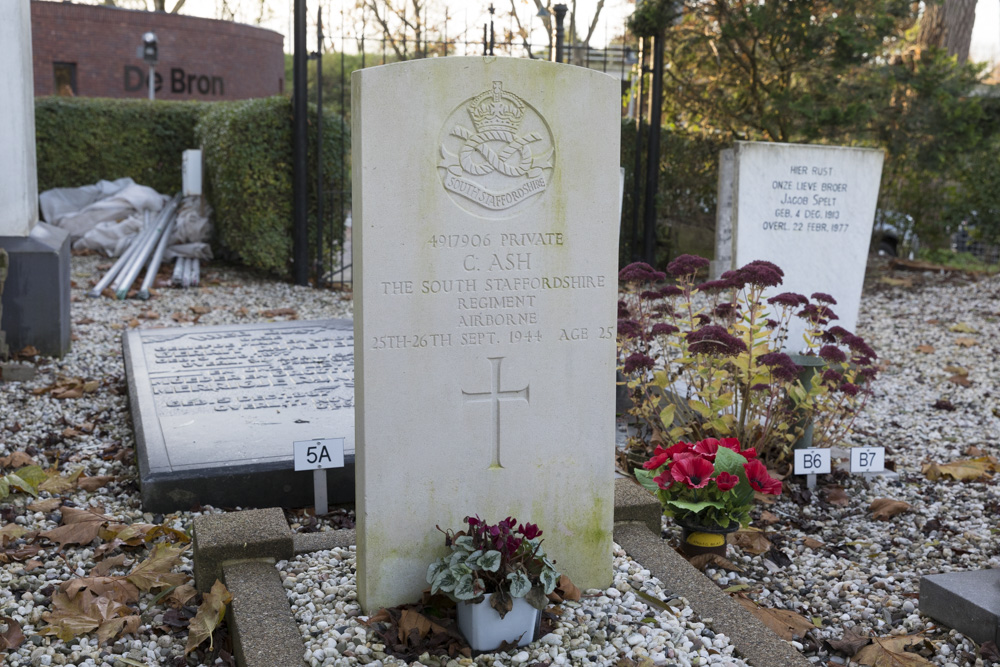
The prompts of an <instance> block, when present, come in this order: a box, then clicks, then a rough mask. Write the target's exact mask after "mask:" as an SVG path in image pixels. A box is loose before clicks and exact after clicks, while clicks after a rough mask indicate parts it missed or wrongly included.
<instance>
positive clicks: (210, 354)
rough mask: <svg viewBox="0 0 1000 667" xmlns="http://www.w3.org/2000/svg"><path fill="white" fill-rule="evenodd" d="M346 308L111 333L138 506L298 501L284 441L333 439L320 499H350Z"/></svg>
mask: <svg viewBox="0 0 1000 667" xmlns="http://www.w3.org/2000/svg"><path fill="white" fill-rule="evenodd" d="M353 334H354V330H353V323H352V322H351V321H350V320H320V321H293V322H272V323H259V324H247V325H226V326H208V327H184V328H167V329H141V330H133V331H129V332H128V333H127V334H126V335H125V336H124V337H123V345H124V354H125V370H126V376H127V379H128V391H129V408H130V411H131V413H132V422H133V424H134V425H135V434H136V458H137V460H138V464H139V484H140V488H141V494H142V504H143V507H144V508H145V509H146V510H147V511H150V512H172V511H176V510H189V509H191V508H192V507H193V506H196V505H214V506H216V507H227V508H231V507H306V506H310V505H312V504H313V502H314V498H313V483H312V473H311V472H310V471H304V472H303V471H299V472H296V471H295V470H294V464H293V456H292V454H293V447H292V443H293V442H295V441H299V440H313V439H316V438H338V437H342V438H344V441H345V447H344V467H343V468H330V469H328V470H327V471H326V479H327V497H328V501H329V502H330V504H337V503H346V502H354V342H353V341H354V336H353Z"/></svg>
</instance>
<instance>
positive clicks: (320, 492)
mask: <svg viewBox="0 0 1000 667" xmlns="http://www.w3.org/2000/svg"><path fill="white" fill-rule="evenodd" d="M313 499H314V502H315V505H316V510H315V511H316V516H324V515H326V514H328V513H329V512H330V507H329V503H328V502H327V495H326V470H325V469H323V468H321V469H319V470H313Z"/></svg>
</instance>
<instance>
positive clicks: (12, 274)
mask: <svg viewBox="0 0 1000 667" xmlns="http://www.w3.org/2000/svg"><path fill="white" fill-rule="evenodd" d="M0 248H3V249H4V250H6V251H7V254H8V255H9V258H10V266H9V268H8V272H7V280H6V281H5V283H4V287H3V295H2V299H3V309H2V310H3V314H2V317H3V319H2V320H0V329H3V331H4V333H5V334H6V338H7V345H8V346H9V347H10V348H11V349H12V350H15V351H16V350H20V349H21V348H23V347H25V346H27V345H31V346H33V347H35V349H37V350H38V351H39V353H41V354H43V355H45V356H49V357H61V356H63V355H64V354H66V353H67V352H69V346H70V329H69V326H70V325H69V323H70V319H69V318H70V312H69V304H70V301H69V298H70V292H69V282H70V266H69V249H70V248H69V234H67V233H66V231H65V230H62V229H59V228H58V227H53V226H52V225H47V224H45V223H44V222H40V223H38V224H37V225H35V227H34V228H33V229H32V230H31V235H30V236H24V237H21V236H0Z"/></svg>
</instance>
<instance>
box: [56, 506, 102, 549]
mask: <svg viewBox="0 0 1000 667" xmlns="http://www.w3.org/2000/svg"><path fill="white" fill-rule="evenodd" d="M60 511H61V512H62V525H60V526H59V527H58V528H53V529H52V530H47V531H45V532H44V533H39V536H40V537H44V538H45V539H47V540H51V541H52V542H56V543H57V544H58V545H59V548H63V547H65V546H66V545H67V544H90V543H91V542H93V541H94V538H95V537H97V535H98V533H100V532H101V526H102V525H103V524H104V523H105V522H107V521H111V520H112V519H111V517H109V516H105V515H103V514H101V513H100V512H97V511H93V510H82V509H78V508H76V507H67V506H65V505H64V506H63V507H62V509H61V510H60Z"/></svg>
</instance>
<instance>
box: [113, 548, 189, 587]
mask: <svg viewBox="0 0 1000 667" xmlns="http://www.w3.org/2000/svg"><path fill="white" fill-rule="evenodd" d="M187 548H188V547H187V545H186V544H182V545H173V544H165V543H163V542H161V543H159V544H157V545H156V546H155V547H153V553H152V554H150V555H149V557H148V558H146V560H144V561H142V562H141V563H139V564H138V565H136V566H135V569H133V570H132V571H131V572H129V574H128V576H127V577H126V579H128V580H129V581H131V582H132V583H133V584H135V585H136V586H137V587H139V589H141V590H144V591H150V590H153V589H154V588H168V587H170V586H177V585H180V584H183V583H185V582H186V581H187V580H188V575H186V574H184V573H183V572H171V570H172V569H173V568H174V567H176V566H177V565H179V564H180V562H181V554H182V553H184V552H185V551H187Z"/></svg>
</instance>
